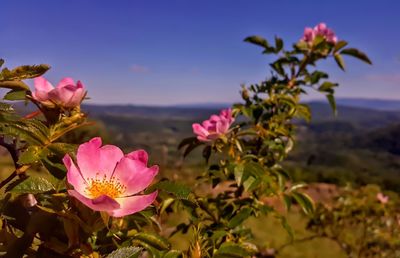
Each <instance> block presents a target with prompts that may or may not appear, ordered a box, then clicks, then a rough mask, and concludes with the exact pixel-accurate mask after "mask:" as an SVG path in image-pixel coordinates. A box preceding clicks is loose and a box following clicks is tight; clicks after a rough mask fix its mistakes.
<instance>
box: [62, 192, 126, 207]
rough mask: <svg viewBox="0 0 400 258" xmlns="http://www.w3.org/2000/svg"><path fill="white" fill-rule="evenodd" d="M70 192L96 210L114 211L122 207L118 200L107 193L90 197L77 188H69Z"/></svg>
mask: <svg viewBox="0 0 400 258" xmlns="http://www.w3.org/2000/svg"><path fill="white" fill-rule="evenodd" d="M68 194H69V195H71V196H73V197H75V198H76V199H78V201H80V202H81V203H83V204H84V205H86V206H88V207H89V208H91V209H92V210H95V211H112V210H115V209H119V208H120V207H121V205H120V203H119V202H118V201H116V200H114V199H112V198H110V197H108V196H107V195H101V196H99V197H97V198H96V199H89V198H86V197H85V196H83V195H81V194H80V193H78V192H77V191H75V190H68Z"/></svg>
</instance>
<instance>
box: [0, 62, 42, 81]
mask: <svg viewBox="0 0 400 258" xmlns="http://www.w3.org/2000/svg"><path fill="white" fill-rule="evenodd" d="M49 69H50V66H48V65H45V64H40V65H22V66H18V67H16V68H14V69H12V70H11V71H10V70H8V69H6V68H5V69H3V71H2V72H1V76H0V78H1V81H15V80H25V79H32V78H35V77H38V76H41V75H42V74H44V73H45V72H46V71H47V70H49Z"/></svg>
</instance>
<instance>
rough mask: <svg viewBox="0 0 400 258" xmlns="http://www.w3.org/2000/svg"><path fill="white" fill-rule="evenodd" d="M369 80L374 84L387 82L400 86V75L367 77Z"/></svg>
mask: <svg viewBox="0 0 400 258" xmlns="http://www.w3.org/2000/svg"><path fill="white" fill-rule="evenodd" d="M366 78H367V80H369V81H373V82H379V81H380V82H386V83H394V84H400V73H394V74H370V75H367V76H366Z"/></svg>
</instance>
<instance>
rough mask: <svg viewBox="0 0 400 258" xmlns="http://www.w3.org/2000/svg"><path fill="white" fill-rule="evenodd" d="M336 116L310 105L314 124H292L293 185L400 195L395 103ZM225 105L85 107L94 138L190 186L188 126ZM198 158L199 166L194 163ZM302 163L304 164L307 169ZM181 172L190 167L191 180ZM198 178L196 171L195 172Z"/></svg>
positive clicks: (399, 111) (346, 105) (365, 103)
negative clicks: (144, 157)
mask: <svg viewBox="0 0 400 258" xmlns="http://www.w3.org/2000/svg"><path fill="white" fill-rule="evenodd" d="M337 102H338V114H337V116H336V117H335V116H334V114H333V113H332V110H331V109H330V107H329V105H328V104H326V103H324V102H323V101H315V102H310V103H309V104H310V106H311V109H312V121H311V122H310V123H307V122H305V121H299V122H298V123H297V127H298V128H297V129H298V130H297V137H298V143H297V145H296V146H295V147H294V151H293V152H292V153H291V154H290V156H289V159H288V160H287V161H286V168H287V169H288V171H289V172H290V173H291V175H292V177H293V178H294V179H296V180H301V181H306V182H327V183H335V184H339V185H345V184H347V183H350V184H352V185H356V186H357V185H365V184H369V183H375V184H378V185H380V186H382V187H383V188H384V189H387V190H392V191H397V192H400V101H390V100H371V99H338V101H337ZM227 106H229V104H215V103H213V104H196V105H181V106H168V107H156V106H133V105H110V106H109V105H84V106H83V109H84V111H85V112H87V113H88V114H89V116H90V117H91V118H94V119H95V120H96V121H97V128H96V129H95V130H97V131H96V132H94V134H101V135H102V136H103V137H104V138H105V139H106V141H108V142H109V143H113V144H117V145H119V146H121V147H122V148H124V149H126V150H132V149H138V148H143V149H146V150H147V151H149V152H150V153H151V157H152V158H153V161H152V162H154V163H157V164H160V165H161V166H162V167H163V168H164V169H163V171H164V173H174V174H175V176H177V177H182V178H184V179H187V180H189V178H191V179H194V178H195V176H196V175H197V173H199V172H201V171H202V169H198V168H203V167H204V162H203V160H202V159H200V158H199V157H200V156H201V155H191V156H190V157H188V158H186V160H185V161H183V160H182V158H181V153H180V152H179V151H178V150H177V146H178V144H179V142H180V141H181V140H182V139H184V138H185V137H189V136H192V128H191V125H192V123H194V122H200V121H203V120H204V119H206V118H208V117H209V116H210V115H211V114H213V113H216V112H217V111H218V110H219V109H221V108H224V107H227ZM194 157H197V160H196V158H194ZM305 161H306V162H305ZM182 165H184V166H186V167H191V168H192V170H193V168H195V169H194V171H195V172H190V173H194V174H190V175H189V178H188V177H187V175H186V173H188V171H187V170H184V169H183V170H181V167H182ZM196 171H197V172H196Z"/></svg>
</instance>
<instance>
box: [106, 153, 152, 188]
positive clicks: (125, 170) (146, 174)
mask: <svg viewBox="0 0 400 258" xmlns="http://www.w3.org/2000/svg"><path fill="white" fill-rule="evenodd" d="M157 173H158V166H152V167H150V168H148V167H146V165H145V164H144V163H143V162H142V161H139V160H134V159H131V158H129V157H124V158H122V159H121V161H120V162H119V163H118V165H117V167H116V169H115V172H114V174H113V177H115V178H116V179H118V180H119V182H120V183H121V184H122V185H124V186H125V187H126V191H125V193H124V194H123V195H124V196H129V195H133V194H136V193H138V192H140V191H143V190H144V189H145V188H146V187H148V186H149V185H150V183H151V182H152V181H153V179H154V177H155V176H156V175H157Z"/></svg>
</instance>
